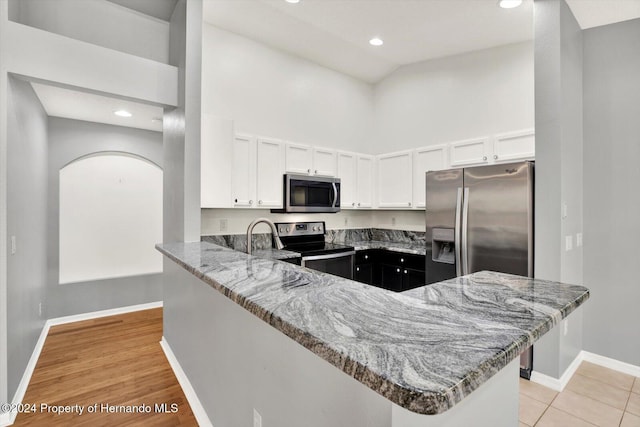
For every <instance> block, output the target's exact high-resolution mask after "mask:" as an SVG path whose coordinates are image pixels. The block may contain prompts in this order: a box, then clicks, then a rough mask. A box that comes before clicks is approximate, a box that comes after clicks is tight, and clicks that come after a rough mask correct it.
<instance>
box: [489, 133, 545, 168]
mask: <svg viewBox="0 0 640 427" xmlns="http://www.w3.org/2000/svg"><path fill="white" fill-rule="evenodd" d="M535 155H536V143H535V133H534V130H533V129H530V130H524V131H520V132H511V133H504V134H501V135H496V136H495V138H494V141H493V161H494V162H496V163H497V162H511V161H516V160H531V159H534V158H535Z"/></svg>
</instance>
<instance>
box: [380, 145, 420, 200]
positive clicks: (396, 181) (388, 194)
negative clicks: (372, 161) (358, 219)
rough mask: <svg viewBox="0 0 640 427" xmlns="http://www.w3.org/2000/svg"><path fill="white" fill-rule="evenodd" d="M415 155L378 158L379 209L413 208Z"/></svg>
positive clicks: (405, 154) (408, 153)
mask: <svg viewBox="0 0 640 427" xmlns="http://www.w3.org/2000/svg"><path fill="white" fill-rule="evenodd" d="M412 170H413V153H412V152H411V151H403V152H399V153H391V154H383V155H379V156H378V207H380V208H411V206H412V204H413V203H412V200H413V173H412Z"/></svg>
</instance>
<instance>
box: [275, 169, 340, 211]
mask: <svg viewBox="0 0 640 427" xmlns="http://www.w3.org/2000/svg"><path fill="white" fill-rule="evenodd" d="M283 192H284V194H283V198H282V206H283V208H282V209H272V210H271V212H285V213H301V212H306V213H334V212H340V178H329V177H321V176H307V175H292V174H285V175H284V185H283Z"/></svg>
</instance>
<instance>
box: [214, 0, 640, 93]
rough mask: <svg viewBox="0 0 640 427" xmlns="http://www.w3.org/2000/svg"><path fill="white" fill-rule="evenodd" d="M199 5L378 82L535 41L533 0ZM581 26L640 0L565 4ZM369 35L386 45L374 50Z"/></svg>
mask: <svg viewBox="0 0 640 427" xmlns="http://www.w3.org/2000/svg"><path fill="white" fill-rule="evenodd" d="M497 3H498V1H497V0H300V2H299V3H297V4H290V3H287V2H286V1H284V0H204V20H205V22H208V23H210V24H212V25H214V26H216V27H219V28H222V29H225V30H228V31H231V32H234V33H236V34H240V35H243V36H246V37H248V38H251V39H254V40H257V41H259V42H261V43H264V44H266V45H269V46H272V47H274V48H277V49H280V50H284V51H286V52H289V53H292V54H294V55H297V56H300V57H302V58H306V59H309V60H311V61H313V62H316V63H318V64H321V65H323V66H326V67H328V68H331V69H334V70H337V71H340V72H343V73H345V74H349V75H351V76H354V77H356V78H359V79H361V80H364V81H367V82H371V83H374V82H377V81H379V80H381V79H382V78H384V77H385V76H386V75H388V74H389V73H390V72H392V71H393V70H395V69H396V68H398V67H399V66H401V65H406V64H411V63H415V62H420V61H424V60H428V59H433V58H439V57H444V56H450V55H456V54H460V53H464V52H470V51H474V50H479V49H487V48H490V47H495V46H499V45H505V44H510V43H517V42H521V41H525V40H531V39H532V38H533V0H524V2H523V4H522V5H521V6H520V7H517V8H515V9H501V8H499V7H498V6H497ZM568 3H569V6H570V7H571V9H572V11H573V12H574V13H575V15H576V17H577V20H578V22H579V23H580V25H581V27H583V28H588V27H592V26H598V25H605V24H609V23H613V22H618V21H622V20H626V19H633V18H636V17H640V0H568ZM374 36H377V37H380V38H382V39H383V40H384V45H383V46H380V47H373V46H370V45H369V44H368V40H369V39H370V38H372V37H374Z"/></svg>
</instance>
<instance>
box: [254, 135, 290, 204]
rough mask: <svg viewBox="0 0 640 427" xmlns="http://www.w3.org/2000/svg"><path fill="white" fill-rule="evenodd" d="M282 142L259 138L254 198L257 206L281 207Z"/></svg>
mask: <svg viewBox="0 0 640 427" xmlns="http://www.w3.org/2000/svg"><path fill="white" fill-rule="evenodd" d="M282 157H283V156H282V143H281V142H280V141H277V140H273V139H265V138H259V139H258V140H257V154H256V198H257V199H258V204H257V206H256V207H258V208H281V207H282V191H283V179H282V175H283V173H284V171H283V167H282Z"/></svg>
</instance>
